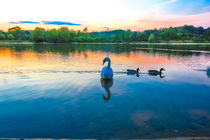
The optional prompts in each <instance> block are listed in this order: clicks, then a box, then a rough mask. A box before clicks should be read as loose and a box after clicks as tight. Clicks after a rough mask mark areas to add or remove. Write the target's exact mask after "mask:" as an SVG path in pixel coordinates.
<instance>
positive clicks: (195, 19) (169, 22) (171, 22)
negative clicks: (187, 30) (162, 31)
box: [130, 12, 210, 31]
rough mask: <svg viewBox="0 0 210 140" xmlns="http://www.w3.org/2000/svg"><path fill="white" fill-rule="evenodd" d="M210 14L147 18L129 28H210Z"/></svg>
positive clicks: (137, 29)
mask: <svg viewBox="0 0 210 140" xmlns="http://www.w3.org/2000/svg"><path fill="white" fill-rule="evenodd" d="M209 19H210V12H207V13H202V14H197V15H190V16H180V17H175V18H168V19H158V18H148V19H142V20H139V21H137V24H136V25H135V26H132V27H130V29H131V30H136V31H142V30H147V29H154V28H157V29H159V28H168V27H177V26H183V25H194V26H202V27H204V28H208V27H210V22H209Z"/></svg>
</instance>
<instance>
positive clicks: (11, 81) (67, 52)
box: [0, 43, 210, 139]
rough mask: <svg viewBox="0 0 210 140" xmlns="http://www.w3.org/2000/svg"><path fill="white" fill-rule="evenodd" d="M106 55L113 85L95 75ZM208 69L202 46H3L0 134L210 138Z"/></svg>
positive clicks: (208, 50) (209, 51) (207, 51)
mask: <svg viewBox="0 0 210 140" xmlns="http://www.w3.org/2000/svg"><path fill="white" fill-rule="evenodd" d="M106 56H109V57H110V58H111V61H112V64H111V67H112V68H113V71H114V78H113V80H112V81H103V80H101V78H100V70H101V69H102V60H103V59H104V58H105V57H106ZM208 66H210V46H208V45H183V46H180V45H174V46H172V45H171V46H167V45H157V46H152V45H116V44H101V45H100V44H97V45H94V44H89V45H87V44H27V43H26V44H7V43H3V44H1V45H0V137H1V138H2V137H3V138H104V139H106V138H162V137H177V136H210V72H209V71H208V69H207V68H208ZM137 67H139V68H140V71H141V73H140V76H139V77H137V76H136V75H127V73H126V69H136V68H137ZM160 68H164V69H166V71H164V73H163V77H162V78H160V76H151V75H148V74H147V70H149V69H160Z"/></svg>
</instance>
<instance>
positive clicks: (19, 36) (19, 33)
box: [8, 26, 25, 40]
mask: <svg viewBox="0 0 210 140" xmlns="http://www.w3.org/2000/svg"><path fill="white" fill-rule="evenodd" d="M8 33H10V34H12V35H13V36H14V37H15V39H16V40H24V39H25V31H23V30H22V29H21V28H20V27H19V26H15V27H12V28H9V29H8Z"/></svg>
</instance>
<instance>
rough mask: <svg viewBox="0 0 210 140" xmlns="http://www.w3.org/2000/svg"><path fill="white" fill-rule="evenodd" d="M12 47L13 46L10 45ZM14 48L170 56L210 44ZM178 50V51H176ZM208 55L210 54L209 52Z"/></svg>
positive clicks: (17, 47) (21, 46) (20, 46)
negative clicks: (142, 53)
mask: <svg viewBox="0 0 210 140" xmlns="http://www.w3.org/2000/svg"><path fill="white" fill-rule="evenodd" d="M8 46H9V45H0V47H5V48H8ZM10 48H11V47H10ZM12 49H14V50H15V51H24V50H33V51H36V52H39V53H45V52H54V53H60V54H63V55H69V53H79V54H85V53H86V52H87V51H93V52H96V51H103V52H112V53H117V54H121V53H126V54H127V55H128V56H129V54H130V53H131V52H144V53H149V54H153V55H156V54H162V55H166V56H168V57H170V56H173V55H174V56H192V55H198V56H199V55H201V54H202V53H201V52H195V51H188V50H198V51H199V50H202V51H210V47H209V46H203V47H201V46H189V45H183V46H180V45H163V46H162V45H156V46H154V45H129V44H126V45H123V44H70V43H62V44H56V43H55V44H13V47H12ZM176 50H178V51H176ZM207 55H209V54H208V53H207Z"/></svg>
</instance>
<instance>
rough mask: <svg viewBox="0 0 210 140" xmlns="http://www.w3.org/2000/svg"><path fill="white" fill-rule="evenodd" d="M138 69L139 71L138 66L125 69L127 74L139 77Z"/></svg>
mask: <svg viewBox="0 0 210 140" xmlns="http://www.w3.org/2000/svg"><path fill="white" fill-rule="evenodd" d="M139 71H140V69H139V68H137V69H136V70H132V69H127V74H128V75H131V74H136V76H137V77H139Z"/></svg>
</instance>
